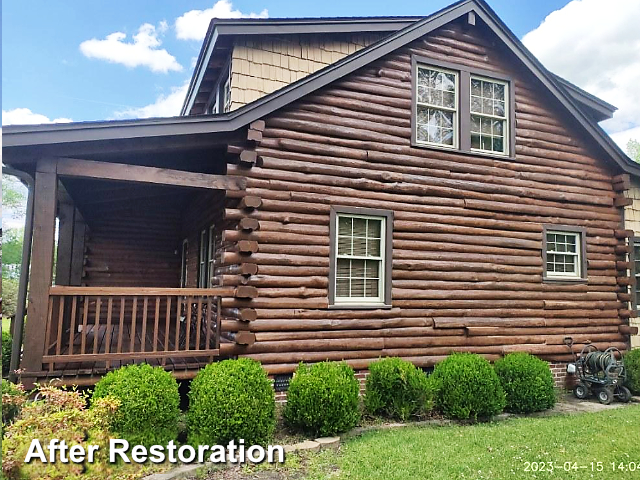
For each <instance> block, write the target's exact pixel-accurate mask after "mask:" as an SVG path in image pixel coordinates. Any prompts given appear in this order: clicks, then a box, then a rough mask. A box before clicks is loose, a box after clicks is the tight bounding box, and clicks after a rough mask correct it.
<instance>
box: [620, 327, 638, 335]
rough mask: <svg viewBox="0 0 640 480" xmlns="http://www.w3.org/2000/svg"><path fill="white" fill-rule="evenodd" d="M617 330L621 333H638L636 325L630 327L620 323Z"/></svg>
mask: <svg viewBox="0 0 640 480" xmlns="http://www.w3.org/2000/svg"><path fill="white" fill-rule="evenodd" d="M618 328H619V331H620V333H621V334H623V335H638V327H630V326H629V325H620V326H619V327H618Z"/></svg>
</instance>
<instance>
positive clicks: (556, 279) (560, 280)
mask: <svg viewBox="0 0 640 480" xmlns="http://www.w3.org/2000/svg"><path fill="white" fill-rule="evenodd" d="M542 281H543V282H544V283H587V282H588V279H586V278H576V277H547V276H544V275H543V276H542Z"/></svg>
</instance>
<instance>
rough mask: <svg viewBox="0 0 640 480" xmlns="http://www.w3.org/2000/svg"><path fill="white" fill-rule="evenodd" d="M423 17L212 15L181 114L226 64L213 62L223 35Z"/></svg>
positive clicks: (395, 23)
mask: <svg viewBox="0 0 640 480" xmlns="http://www.w3.org/2000/svg"><path fill="white" fill-rule="evenodd" d="M423 18H424V17H332V18H329V17H318V18H213V19H211V22H210V23H209V28H208V29H207V34H206V35H205V38H204V42H203V43H202V47H201V48H200V54H199V55H198V60H197V61H196V66H195V69H194V71H193V75H192V76H191V81H190V83H189V88H188V90H187V95H186V97H185V100H184V104H183V105H182V110H181V111H180V114H181V115H188V114H189V113H190V112H191V111H192V107H193V104H194V102H195V101H196V97H197V96H198V94H199V93H201V92H202V91H203V90H206V89H203V83H209V84H210V87H211V88H213V84H214V81H211V82H204V78H205V76H206V75H207V74H208V73H209V72H214V73H213V75H212V76H213V77H214V78H216V77H217V76H218V75H219V72H218V71H217V68H218V67H219V66H221V65H222V63H226V58H224V59H223V60H222V62H213V61H212V58H213V56H214V55H215V53H216V52H218V51H220V52H221V55H223V56H224V57H226V55H227V52H228V49H229V43H230V41H227V40H226V39H227V38H232V37H233V36H235V35H243V36H246V35H292V34H310V33H315V34H325V35H327V34H338V33H370V32H395V31H398V30H401V29H403V28H405V27H407V26H409V25H411V24H412V23H415V22H417V21H419V20H422V19H423Z"/></svg>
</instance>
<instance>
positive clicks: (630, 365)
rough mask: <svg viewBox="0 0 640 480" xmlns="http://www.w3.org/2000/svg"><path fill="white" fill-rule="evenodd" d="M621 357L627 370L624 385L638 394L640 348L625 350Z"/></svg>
mask: <svg viewBox="0 0 640 480" xmlns="http://www.w3.org/2000/svg"><path fill="white" fill-rule="evenodd" d="M623 359H624V368H625V370H626V372H627V381H626V385H627V387H629V390H631V391H632V392H633V393H635V394H636V395H640V348H634V349H633V350H631V351H629V352H627V353H626V354H625V355H624V357H623Z"/></svg>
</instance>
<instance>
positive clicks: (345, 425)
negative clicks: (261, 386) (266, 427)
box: [284, 362, 360, 436]
mask: <svg viewBox="0 0 640 480" xmlns="http://www.w3.org/2000/svg"><path fill="white" fill-rule="evenodd" d="M359 391H360V384H359V382H358V380H357V379H356V377H355V374H354V372H353V369H352V368H351V367H349V366H348V365H347V364H346V363H344V362H342V363H337V362H321V363H316V364H314V365H311V366H309V365H304V364H300V366H299V367H298V369H297V370H296V372H295V374H294V375H293V378H292V379H291V382H290V383H289V391H288V392H287V405H286V407H285V409H284V419H285V421H286V423H287V424H288V425H289V426H291V427H293V428H296V429H301V430H303V431H305V432H309V433H311V434H313V435H320V436H329V435H335V434H336V433H340V432H345V431H347V430H349V429H350V428H353V427H355V426H356V424H357V423H358V420H359V419H360V411H359V409H358V393H359Z"/></svg>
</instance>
